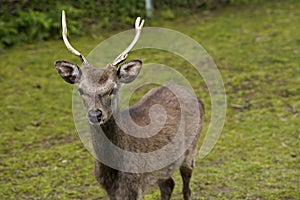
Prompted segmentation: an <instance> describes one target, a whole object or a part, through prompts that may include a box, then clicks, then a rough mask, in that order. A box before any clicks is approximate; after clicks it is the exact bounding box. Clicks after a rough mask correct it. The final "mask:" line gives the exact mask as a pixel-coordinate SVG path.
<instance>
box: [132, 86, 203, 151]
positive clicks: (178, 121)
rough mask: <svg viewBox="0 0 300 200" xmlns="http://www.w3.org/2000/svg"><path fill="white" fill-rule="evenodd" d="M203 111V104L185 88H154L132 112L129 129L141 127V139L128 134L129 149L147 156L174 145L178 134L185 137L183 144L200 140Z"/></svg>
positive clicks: (139, 128) (136, 133) (138, 132)
mask: <svg viewBox="0 0 300 200" xmlns="http://www.w3.org/2000/svg"><path fill="white" fill-rule="evenodd" d="M203 112H204V108H203V104H202V103H201V102H200V101H199V100H198V99H197V98H196V97H195V96H194V95H193V94H192V93H191V92H189V91H188V90H187V89H186V88H184V87H182V86H178V85H176V84H168V85H166V86H162V87H159V88H155V89H152V90H150V91H149V92H148V93H147V94H146V95H145V96H144V97H143V98H142V99H141V101H140V102H138V103H137V104H136V105H135V106H133V107H132V108H130V109H129V114H130V117H131V119H132V121H131V123H127V126H131V127H136V126H138V128H137V129H136V132H135V135H138V137H135V136H131V135H130V134H126V135H127V140H128V143H129V144H130V145H129V146H128V148H129V150H130V151H134V152H143V153H148V152H152V151H156V150H158V149H161V148H163V147H164V146H165V145H168V144H169V143H170V142H174V141H173V140H174V137H176V135H178V134H184V135H183V136H184V140H181V141H180V142H183V141H186V142H189V141H188V140H193V139H194V140H196V139H197V138H198V134H199V131H200V128H201V126H202V120H203ZM126 121H128V120H126ZM131 130H132V131H134V129H131ZM189 143H190V142H189Z"/></svg>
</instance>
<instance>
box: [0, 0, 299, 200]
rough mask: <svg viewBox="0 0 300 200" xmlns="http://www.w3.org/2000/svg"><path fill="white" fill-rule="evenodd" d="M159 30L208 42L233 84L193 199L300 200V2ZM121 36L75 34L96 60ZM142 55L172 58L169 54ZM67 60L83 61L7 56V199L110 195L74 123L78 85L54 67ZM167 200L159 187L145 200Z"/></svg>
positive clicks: (24, 50) (3, 64)
mask: <svg viewBox="0 0 300 200" xmlns="http://www.w3.org/2000/svg"><path fill="white" fill-rule="evenodd" d="M152 25H153V26H160V27H165V28H171V29H175V30H177V31H180V32H182V33H185V34H187V35H189V36H191V37H192V38H194V39H195V40H197V41H199V42H200V43H201V44H202V45H203V46H204V47H205V48H206V49H207V50H208V52H209V53H210V55H211V56H212V57H213V58H214V60H215V62H216V63H217V65H218V67H219V69H220V71H221V74H222V77H223V80H224V83H225V87H226V92H227V102H228V110H227V118H226V124H225V126H224V129H223V133H222V135H221V137H220V139H219V141H218V143H217V145H216V146H215V148H214V150H213V151H212V152H211V153H210V154H209V155H208V156H207V157H206V158H204V159H202V160H200V159H198V160H197V165H196V168H195V171H194V175H193V179H192V189H193V199H284V200H286V199H300V192H299V191H300V190H299V188H300V125H299V124H300V123H299V122H300V120H299V110H300V65H299V63H300V56H299V55H300V32H299V30H300V2H298V1H295V0H294V1H293V0H288V1H272V2H271V1H265V2H263V3H257V4H254V5H252V6H240V7H228V8H224V9H219V10H217V11H214V12H206V13H205V15H203V14H197V15H192V16H189V17H188V18H186V17H185V18H178V19H176V21H172V22H171V21H168V22H164V21H159V22H152ZM112 34H113V33H105V34H103V35H102V36H96V37H95V36H94V37H93V38H92V37H88V36H87V37H84V38H78V40H77V41H75V39H73V40H72V37H71V42H72V43H73V44H74V46H75V47H77V48H78V49H80V51H82V53H83V54H85V55H86V54H87V53H88V52H89V51H90V50H92V48H93V47H94V45H95V44H97V43H98V42H100V41H102V40H103V39H105V37H107V36H109V35H112ZM99 35H100V34H99ZM141 53H143V55H144V56H145V57H147V56H148V57H152V56H153V57H155V59H156V60H158V61H159V60H162V61H164V60H166V57H165V56H166V54H164V53H161V54H153V52H152V51H147V50H143V51H142V52H141ZM137 54H139V52H137ZM167 56H168V55H167ZM132 57H134V55H132ZM58 59H66V60H69V61H73V62H77V63H78V59H77V58H75V57H74V56H72V55H70V54H69V53H68V52H67V50H66V48H65V47H64V46H63V44H62V41H50V42H45V43H41V44H36V45H26V46H22V47H21V46H20V47H15V48H12V49H9V50H7V51H5V52H2V53H1V55H0V88H1V93H0V100H1V104H0V110H1V115H0V134H1V139H0V142H1V144H0V152H1V154H0V156H1V160H0V172H1V176H0V188H1V192H0V199H102V197H104V196H105V193H104V191H103V190H102V189H101V188H100V187H99V186H98V184H97V183H96V181H95V180H94V178H93V173H92V171H93V158H92V156H91V155H90V154H89V153H88V151H87V150H86V149H85V148H84V146H83V144H82V143H81V142H80V139H79V137H78V135H77V132H76V129H75V126H74V122H73V119H72V107H71V104H72V96H71V95H72V86H70V85H68V84H66V83H64V82H63V81H62V80H61V79H60V77H59V76H58V75H57V73H56V71H55V69H54V67H53V62H54V61H56V60H58ZM178 63H179V64H178ZM182 63H184V62H183V61H181V60H176V59H175V60H171V61H169V63H168V64H169V65H172V64H173V65H174V67H175V68H179V67H180V66H179V65H180V64H182ZM182 71H183V73H184V74H185V75H186V76H189V79H191V80H192V83H193V85H195V86H199V90H197V91H196V92H197V94H198V95H199V96H200V97H201V98H202V99H203V101H204V103H205V105H206V108H207V109H206V110H207V116H206V122H207V123H206V126H205V130H207V126H208V123H209V116H210V98H209V95H208V93H207V89H206V88H205V86H203V81H202V80H200V81H199V80H197V79H193V77H194V76H193V71H190V70H188V68H184V69H182ZM236 105H240V106H241V107H242V108H239V107H238V106H236ZM39 120H40V121H41V124H40V125H39V126H35V123H36V122H37V121H39ZM202 140H203V137H202ZM202 140H201V141H202ZM201 141H200V144H201ZM175 179H176V188H175V192H174V195H173V199H182V197H181V180H180V176H179V174H178V173H177V174H176V176H175ZM158 195H159V193H158V191H156V190H152V191H150V193H148V194H147V195H146V198H145V199H149V200H150V199H155V198H158Z"/></svg>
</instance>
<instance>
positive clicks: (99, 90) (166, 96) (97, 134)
mask: <svg viewBox="0 0 300 200" xmlns="http://www.w3.org/2000/svg"><path fill="white" fill-rule="evenodd" d="M143 24H144V20H143V21H142V22H140V18H137V19H136V22H135V28H136V35H135V37H134V39H133V41H132V42H131V44H130V45H129V47H128V48H127V49H126V50H125V51H123V52H122V53H121V54H120V55H119V56H118V57H117V58H116V59H115V60H114V61H113V62H112V63H111V64H108V65H107V66H106V67H105V68H103V69H99V68H94V67H93V66H92V65H91V64H89V63H88V61H87V60H86V59H85V57H84V56H83V55H82V54H81V53H79V52H78V51H77V50H75V49H74V48H73V47H72V46H71V44H70V43H69V41H68V39H67V27H66V19H65V13H64V11H63V12H62V29H63V34H62V35H63V40H64V43H65V45H66V47H67V48H68V50H69V51H70V52H71V53H73V54H75V55H76V56H78V57H79V58H80V59H81V60H82V62H83V64H82V67H81V68H79V67H78V66H77V65H75V64H72V63H69V62H66V61H57V62H55V67H56V70H57V71H58V73H59V74H60V76H61V77H62V78H63V79H64V80H65V81H66V82H68V83H70V84H76V85H77V86H78V91H79V93H80V95H81V98H82V101H83V105H84V107H85V110H86V113H87V114H86V116H87V120H88V122H89V125H90V132H91V138H92V144H93V148H94V152H95V155H96V159H95V168H94V174H95V178H96V180H97V181H98V182H99V183H100V184H101V186H102V187H103V188H104V189H105V190H106V192H107V194H108V196H109V197H110V199H112V200H138V199H141V198H142V196H143V194H144V192H145V190H146V189H147V188H148V186H150V185H152V184H158V186H159V189H160V191H161V199H163V200H165V199H170V198H171V195H172V191H173V188H174V185H175V182H174V180H173V178H172V175H173V173H174V171H175V170H176V169H178V168H179V169H180V173H181V176H182V180H183V196H184V199H185V200H188V199H191V190H190V186H189V183H190V179H191V175H192V172H193V168H194V162H195V156H196V151H197V141H198V138H199V134H200V131H201V128H202V125H203V115H204V107H203V104H202V103H201V101H200V100H198V99H197V98H196V97H195V96H194V95H193V94H191V93H190V92H189V91H188V90H187V89H185V88H183V87H181V86H178V85H176V84H167V85H164V86H161V87H159V88H156V89H152V90H151V91H149V92H148V93H147V94H146V95H145V96H144V97H143V98H142V99H141V101H140V102H139V103H137V104H136V105H135V106H133V107H132V108H130V109H128V110H125V111H120V110H119V107H118V90H119V89H120V87H121V86H122V84H127V83H130V82H132V81H133V80H135V78H136V77H137V75H138V74H139V72H140V70H141V67H142V62H141V61H140V60H132V61H129V62H126V63H124V64H121V65H119V64H120V63H121V62H123V61H124V60H125V59H126V57H127V55H128V53H129V52H130V51H131V49H132V48H133V46H134V45H135V43H136V42H137V40H138V39H139V36H140V33H141V29H142V27H143ZM157 106H158V107H157ZM157 108H158V109H157ZM161 110H163V112H162V111H161ZM153 111H156V112H153ZM161 122H163V124H162V127H160V128H159V129H158V130H157V126H156V125H157V124H161ZM120 126H124V127H120ZM145 127H146V128H145ZM147 127H148V128H147ZM149 127H150V128H149ZM144 128H145V129H144ZM151 131H156V132H157V134H155V135H151V137H150V136H149V134H151V133H150V132H151ZM102 133H103V134H102ZM132 133H134V136H133V134H132ZM178 134H179V135H181V137H182V138H180V137H179V139H178V138H177V139H174V138H176V137H177V136H176V135H178ZM103 135H104V136H105V137H106V138H108V139H109V141H110V142H111V144H113V145H114V146H117V147H118V148H119V149H122V150H124V152H125V151H126V152H132V153H133V154H134V155H141V156H142V155H144V154H145V153H146V154H147V153H149V157H146V159H144V160H139V159H138V158H139V157H126V156H124V155H121V154H118V155H116V154H115V153H112V151H111V149H108V145H107V144H106V143H104V142H103V141H104V137H103ZM136 136H138V137H136ZM168 145H171V148H169V150H168V149H166V148H165V147H166V146H168ZM168 147H169V146H168ZM161 149H163V150H162V152H163V153H162V154H161V155H159V157H157V156H151V153H153V152H155V151H157V150H161ZM103 156H106V158H107V157H108V158H109V159H111V161H112V162H116V163H117V166H118V167H116V168H115V167H112V166H111V165H110V163H108V164H107V163H106V164H104V163H103V162H102V161H101V159H102V158H103ZM167 159H171V160H172V162H171V163H169V164H168V165H167V166H165V165H161V163H162V162H163V161H165V160H167ZM141 165H143V166H141ZM150 165H151V166H157V168H156V169H155V170H153V169H152V170H151V169H150V168H147V166H150ZM122 167H125V168H122ZM143 167H145V171H144V172H142V171H141V170H140V169H143ZM131 169H132V170H131ZM135 169H137V170H135ZM135 172H137V173H135Z"/></svg>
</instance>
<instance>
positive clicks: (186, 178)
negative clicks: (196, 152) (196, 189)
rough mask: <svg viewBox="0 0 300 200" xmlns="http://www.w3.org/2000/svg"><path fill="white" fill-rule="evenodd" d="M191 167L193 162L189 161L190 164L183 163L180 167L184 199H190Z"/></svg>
mask: <svg viewBox="0 0 300 200" xmlns="http://www.w3.org/2000/svg"><path fill="white" fill-rule="evenodd" d="M193 168H194V164H193V162H192V163H190V164H187V163H184V164H183V165H182V166H181V167H180V174H181V177H182V181H183V188H182V193H183V199H184V200H190V199H191V188H190V180H191V177H192V173H193Z"/></svg>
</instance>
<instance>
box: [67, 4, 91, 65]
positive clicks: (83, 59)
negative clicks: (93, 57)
mask: <svg viewBox="0 0 300 200" xmlns="http://www.w3.org/2000/svg"><path fill="white" fill-rule="evenodd" d="M61 25H62V37H63V40H64V43H65V45H66V47H67V49H68V50H69V51H70V52H71V53H72V54H74V55H76V56H78V57H79V58H80V59H81V60H82V62H87V60H86V59H85V58H84V56H83V55H82V54H81V53H79V52H78V51H77V50H76V49H74V47H72V45H71V44H70V42H69V40H68V37H67V32H68V30H67V23H66V14H65V11H64V10H63V11H62V18H61Z"/></svg>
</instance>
